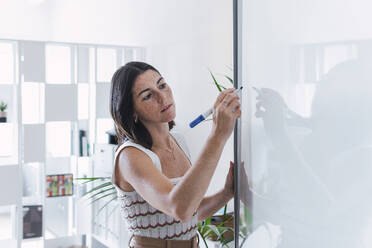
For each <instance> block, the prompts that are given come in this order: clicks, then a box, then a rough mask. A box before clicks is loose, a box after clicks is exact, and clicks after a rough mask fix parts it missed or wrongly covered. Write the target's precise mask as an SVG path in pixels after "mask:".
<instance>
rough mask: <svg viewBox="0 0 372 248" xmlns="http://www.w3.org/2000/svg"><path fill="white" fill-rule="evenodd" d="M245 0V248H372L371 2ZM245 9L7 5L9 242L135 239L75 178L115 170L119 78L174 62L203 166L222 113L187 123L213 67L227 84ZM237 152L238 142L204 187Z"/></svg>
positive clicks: (168, 73)
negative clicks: (113, 107) (117, 74)
mask: <svg viewBox="0 0 372 248" xmlns="http://www.w3.org/2000/svg"><path fill="white" fill-rule="evenodd" d="M237 2H239V4H240V5H239V7H240V8H239V10H238V13H239V17H240V18H239V19H238V32H239V36H238V41H239V47H238V54H235V56H238V60H239V61H240V62H239V63H238V67H239V68H238V69H239V75H240V76H241V79H242V80H241V82H238V83H239V84H241V85H243V87H244V90H243V93H242V110H243V114H242V118H241V126H240V127H239V128H240V137H239V138H240V139H241V147H240V148H239V150H238V151H236V150H235V152H239V153H240V155H241V159H242V161H244V163H245V166H244V168H241V171H240V176H241V179H242V180H241V181H240V182H239V185H238V187H239V189H240V192H239V193H240V194H239V195H237V196H235V197H236V198H239V199H238V202H239V203H240V213H235V214H239V215H240V216H239V217H241V218H242V220H243V222H244V221H245V222H244V223H242V226H239V227H235V230H239V234H242V235H241V237H240V238H239V241H238V243H239V247H260V248H274V247H275V248H276V247H277V248H283V247H284V248H295V247H296V248H297V247H301V248H307V247H309V248H310V247H327V248H329V247H331V248H336V247H337V248H349V247H353V248H365V247H371V246H372V238H371V237H372V235H371V233H372V224H371V223H372V222H371V216H372V213H371V209H372V208H371V206H370V202H371V201H370V200H369V195H370V192H371V191H370V189H371V183H370V181H371V180H370V175H371V167H370V165H371V162H372V158H371V154H372V153H371V143H372V142H371V141H372V139H371V133H372V132H371V128H370V127H372V121H371V120H372V118H371V114H370V112H371V109H372V108H371V106H372V105H371V99H372V86H371V85H372V84H371V81H372V79H371V78H372V77H371V76H370V71H372V70H371V69H372V32H371V29H370V26H371V25H370V24H371V22H372V18H371V17H370V11H369V10H370V9H371V7H372V3H369V2H368V1H364V0H354V1H350V0H313V1H306V0H299V1H292V0H282V1H274V0H239V1H237ZM233 17H234V16H233V1H227V0H220V1H212V0H205V1H197V0H189V1H171V0H156V1H151V0H136V1H130V0H122V1H119V0H106V1H99V0H90V1H88V0H64V1H61V0H12V1H10V0H2V1H0V103H1V101H4V102H5V103H6V104H7V109H6V111H5V112H6V115H5V116H4V114H2V113H1V112H0V113H1V115H0V120H1V121H3V122H1V123H0V192H1V193H0V247H17V248H19V247H27V248H28V247H30V248H31V247H47V248H49V247H61V248H65V247H84V246H88V247H98V248H101V247H127V241H128V239H129V236H128V233H127V231H126V229H125V225H124V223H123V222H122V221H121V220H120V217H119V215H120V214H119V211H118V209H117V208H115V204H114V203H113V204H110V205H107V207H105V208H104V210H102V211H100V210H101V208H102V207H103V206H104V205H105V201H97V202H95V203H93V204H89V201H86V200H84V199H82V198H83V197H82V196H83V194H84V192H87V190H89V189H90V188H89V186H88V187H85V186H84V185H79V183H78V182H76V181H74V184H73V185H74V186H73V188H71V187H70V186H69V185H71V184H69V182H70V181H71V180H72V178H77V177H91V176H102V177H107V176H110V175H111V172H112V156H113V152H114V148H115V146H114V145H111V144H109V136H108V134H107V132H108V131H110V130H112V127H113V123H112V120H111V118H110V115H109V112H108V95H109V86H110V79H111V76H112V74H113V72H114V71H115V70H116V69H117V68H118V67H120V66H121V65H123V64H125V63H126V62H128V61H132V60H141V61H145V62H148V63H150V64H152V65H154V66H155V67H156V68H157V69H158V70H159V71H160V72H161V73H162V75H163V76H164V78H165V79H166V81H168V83H169V84H170V86H171V87H172V90H173V94H174V98H175V101H176V110H177V111H176V112H177V116H176V119H175V121H176V129H177V130H178V131H180V132H181V133H183V134H184V136H185V138H186V141H187V143H188V146H189V149H190V152H191V157H192V160H193V161H195V159H196V158H197V156H198V154H199V152H200V151H201V149H202V147H203V144H204V141H205V139H206V138H207V136H208V134H209V131H210V129H211V122H210V121H206V122H203V123H202V124H200V125H198V126H197V127H196V128H193V129H190V128H189V127H188V123H189V122H190V121H191V120H193V119H194V118H195V116H197V115H199V114H200V113H201V112H203V111H205V110H206V109H208V108H209V107H210V106H211V104H212V103H213V102H214V100H215V98H216V96H217V95H218V91H217V89H216V87H215V85H214V83H213V81H212V79H211V75H210V71H212V72H213V73H214V74H215V75H216V76H217V79H218V80H219V81H221V82H223V83H224V85H225V86H230V84H229V82H228V80H226V78H225V75H228V76H230V77H232V75H233V68H232V67H233V58H234V54H233V33H234V32H233ZM264 95H265V96H266V97H264ZM0 107H1V105H0ZM0 110H1V109H0ZM283 113H285V115H284V114H283ZM5 119H6V121H5V122H4V120H5ZM231 160H234V141H233V138H232V137H231V138H230V140H229V141H228V143H227V145H226V146H225V149H224V152H223V154H222V156H221V159H220V160H219V163H218V167H217V170H216V173H215V175H214V177H213V179H212V182H211V184H210V187H209V189H208V191H207V195H209V194H212V193H215V192H216V191H217V190H219V189H220V188H222V187H223V184H224V181H225V176H226V174H227V170H228V165H229V162H230V161H231ZM243 179H246V180H243ZM58 180H63V181H66V182H67V184H66V187H63V189H64V190H63V191H56V190H55V187H54V186H53V182H56V181H57V182H58ZM244 182H248V183H247V184H244ZM240 183H242V184H240ZM53 187H54V188H53ZM53 189H54V190H53ZM107 200H109V198H108V199H107ZM234 207H236V206H234V202H233V201H230V202H229V204H228V212H232V211H234V210H235V209H234ZM98 212H100V213H99V214H98ZM35 219H36V220H37V221H39V222H40V220H41V223H42V229H41V231H40V233H31V232H29V233H28V235H29V236H27V235H26V236H24V233H25V230H30V229H31V225H30V223H31V220H35ZM37 221H36V222H37ZM240 232H242V233H240ZM200 245H201V247H204V244H203V242H201V244H200ZM208 245H209V247H214V246H216V247H218V244H216V243H215V242H212V241H208ZM230 247H233V243H231V244H230Z"/></svg>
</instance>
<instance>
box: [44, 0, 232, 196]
mask: <svg viewBox="0 0 372 248" xmlns="http://www.w3.org/2000/svg"><path fill="white" fill-rule="evenodd" d="M51 16H53V18H52V26H53V28H52V31H51V37H52V39H53V40H64V41H73V42H85V43H104V44H126V45H135V46H146V47H148V52H147V59H148V62H149V63H150V64H153V65H154V66H155V67H156V68H157V69H159V71H160V72H161V73H162V74H163V76H165V78H166V80H167V81H168V82H169V83H170V85H171V86H172V89H173V92H174V96H175V100H176V106H177V117H176V123H177V126H178V128H179V129H180V130H181V131H183V132H184V133H185V134H186V135H187V137H186V138H187V140H188V143H189V146H190V149H191V153H192V156H193V158H194V160H195V159H196V158H197V156H198V154H199V152H200V150H201V149H202V146H203V144H204V141H205V139H206V137H207V134H208V132H209V130H210V127H211V122H209V123H204V124H201V125H200V126H198V127H197V128H195V129H193V130H189V128H188V127H187V125H188V123H189V122H190V121H191V120H192V119H193V118H194V117H195V116H197V115H199V114H200V113H201V112H202V111H203V112H204V110H205V109H207V108H208V107H209V106H211V105H212V104H213V102H214V100H215V97H216V96H217V89H216V88H215V86H213V85H212V81H211V78H210V76H209V72H208V68H211V70H213V71H214V72H216V73H226V74H229V75H232V72H231V71H230V70H229V69H228V68H227V66H231V65H232V1H227V0H226V1H218V2H216V1H203V2H200V1H171V0H159V1H150V0H139V1H115V0H110V1H105V2H102V1H87V0H82V1H76V0H75V1H73V0H68V1H53V4H52V7H51ZM67 16H68V18H66V17H67ZM232 152H233V147H232V142H230V144H229V145H228V146H227V148H226V151H225V153H224V156H223V157H222V158H221V163H220V165H219V168H218V170H217V172H216V177H215V178H214V179H213V181H212V183H211V187H210V189H209V193H211V192H215V191H217V189H219V188H220V187H222V186H223V182H224V179H225V174H226V172H227V171H226V169H227V168H228V166H229V160H233V155H232V154H233V153H232ZM216 186H217V187H216Z"/></svg>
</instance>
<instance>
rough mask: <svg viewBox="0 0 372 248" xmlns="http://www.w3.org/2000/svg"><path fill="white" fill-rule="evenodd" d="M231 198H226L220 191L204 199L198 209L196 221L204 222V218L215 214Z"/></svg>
mask: <svg viewBox="0 0 372 248" xmlns="http://www.w3.org/2000/svg"><path fill="white" fill-rule="evenodd" d="M231 199H232V196H228V195H227V194H226V193H225V190H224V189H221V190H220V191H218V192H217V193H216V194H214V195H211V196H207V197H204V198H203V200H202V201H201V203H200V206H199V208H198V210H197V211H198V221H202V220H205V219H206V218H208V217H210V216H212V215H213V214H215V213H216V212H217V211H218V210H219V209H221V208H222V207H223V206H225V205H226V204H227V203H228V202H229V201H230V200H231Z"/></svg>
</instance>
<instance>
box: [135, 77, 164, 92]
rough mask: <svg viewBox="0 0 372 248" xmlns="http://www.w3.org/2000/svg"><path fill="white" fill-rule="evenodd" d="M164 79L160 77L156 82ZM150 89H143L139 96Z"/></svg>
mask: <svg viewBox="0 0 372 248" xmlns="http://www.w3.org/2000/svg"><path fill="white" fill-rule="evenodd" d="M162 79H163V77H160V78H159V79H158V81H157V82H156V84H159V83H160V81H161V80H162ZM149 90H150V89H149V88H147V89H144V90H142V91H141V92H140V93H138V95H137V96H140V95H141V94H142V93H144V92H146V91H149Z"/></svg>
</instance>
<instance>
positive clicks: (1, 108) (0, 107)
mask: <svg viewBox="0 0 372 248" xmlns="http://www.w3.org/2000/svg"><path fill="white" fill-rule="evenodd" d="M7 107H8V104H6V103H5V102H3V101H1V102H0V112H4V111H5V110H6V109H7Z"/></svg>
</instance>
